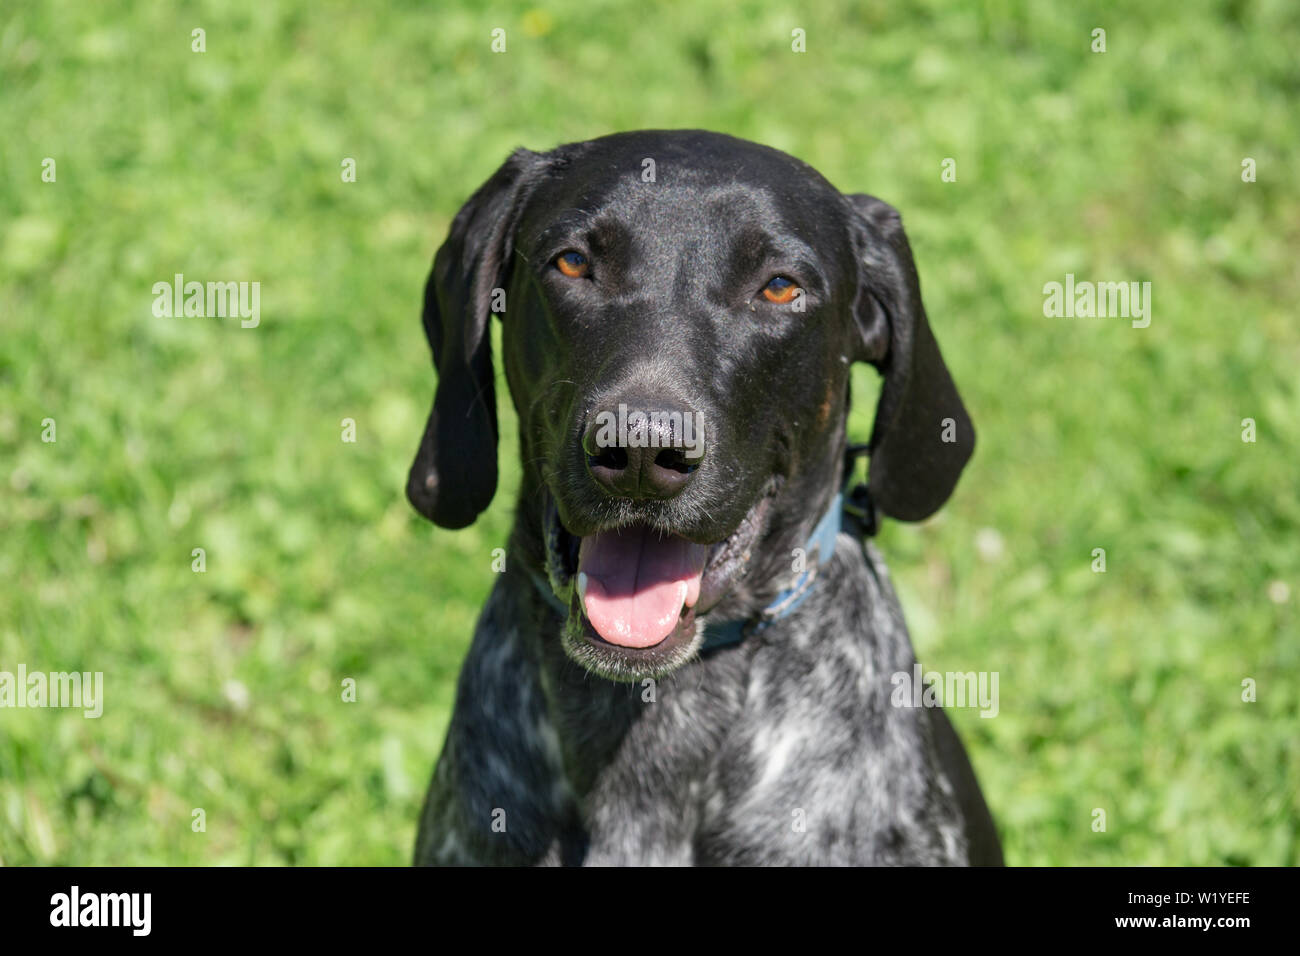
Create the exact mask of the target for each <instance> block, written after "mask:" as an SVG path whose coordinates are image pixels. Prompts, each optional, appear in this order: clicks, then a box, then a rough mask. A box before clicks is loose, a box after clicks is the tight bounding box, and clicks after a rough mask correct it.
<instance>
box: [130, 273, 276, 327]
mask: <svg viewBox="0 0 1300 956" xmlns="http://www.w3.org/2000/svg"><path fill="white" fill-rule="evenodd" d="M153 297H154V298H153V314H154V316H155V317H156V318H159V319H170V318H181V317H186V318H190V317H196V318H210V319H212V318H216V319H225V318H232V319H233V318H235V317H236V316H238V317H239V319H240V320H241V321H240V323H239V324H240V325H241V326H243V327H244V328H246V329H255V328H257V326H258V324H259V323H260V322H261V321H262V283H260V282H209V283H207V284H206V285H205V284H204V283H202V282H186V281H185V275H184V273H181V272H178V273H176V275H175V276H173V277H172V281H171V282H155V283H154V284H153Z"/></svg>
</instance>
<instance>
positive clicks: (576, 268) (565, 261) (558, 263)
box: [555, 252, 587, 279]
mask: <svg viewBox="0 0 1300 956" xmlns="http://www.w3.org/2000/svg"><path fill="white" fill-rule="evenodd" d="M555 268H557V269H559V270H560V271H561V272H563V273H564V274H565V275H566V276H568V277H569V278H570V279H581V278H582V277H583V276H585V275H586V274H587V257H586V256H584V255H583V254H582V253H581V252H561V253H560V254H559V255H558V256H556V257H555Z"/></svg>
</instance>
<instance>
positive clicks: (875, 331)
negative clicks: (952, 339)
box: [847, 194, 975, 521]
mask: <svg viewBox="0 0 1300 956" xmlns="http://www.w3.org/2000/svg"><path fill="white" fill-rule="evenodd" d="M847 198H848V200H849V202H850V204H851V205H852V206H853V208H854V209H855V210H856V211H857V218H858V227H859V228H858V230H857V232H858V236H857V240H858V253H859V263H860V269H861V276H862V278H861V280H860V282H859V290H858V301H857V304H856V306H855V315H854V317H855V318H856V320H857V322H858V326H859V330H860V331H861V334H862V346H863V350H862V353H861V356H860V357H861V358H863V359H865V360H866V361H868V362H870V363H871V364H872V365H874V366H876V368H877V369H878V370H879V371H880V373H881V375H883V376H884V379H885V381H884V384H883V386H882V387H881V392H880V401H879V403H878V404H877V406H876V423H875V426H874V427H873V428H872V432H871V442H870V446H869V448H870V454H871V465H870V471H869V476H868V480H867V484H868V488H869V489H870V492H871V497H872V501H873V502H874V504H875V505H876V507H877V508H879V509H880V510H881V511H882V512H884V513H885V514H887V515H890V516H892V517H894V518H899V519H902V520H904V521H920V520H921V519H922V518H926V517H929V516H930V515H931V514H933V513H934V512H935V511H937V510H938V509H939V507H940V506H941V505H942V504H943V503H944V502H945V501H947V500H948V496H949V495H950V494H951V493H952V489H953V486H954V485H956V484H957V478H958V476H960V475H961V470H962V467H963V466H964V465H965V464H966V461H967V460H968V459H969V458H970V456H971V453H972V452H973V451H974V450H975V427H974V425H972V424H971V420H970V416H968V415H967V414H966V408H965V406H964V405H962V401H961V396H959V395H958V394H957V386H955V385H954V384H953V381H952V376H950V375H949V374H948V368H947V366H945V365H944V364H943V356H942V355H940V354H939V345H938V343H937V342H935V340H934V335H933V333H931V331H930V323H929V322H928V321H927V320H926V317H925V307H924V306H923V305H922V304H921V286H920V282H919V280H918V279H917V276H916V266H915V264H914V263H913V262H912V250H911V248H910V247H909V246H908V243H907V236H906V235H904V233H903V222H902V219H901V218H900V217H899V215H898V211H897V210H895V209H894V208H893V207H892V206H890V205H888V204H887V203H885V202H882V201H881V200H879V199H877V198H875V197H874V196H866V195H862V194H857V195H853V196H849V197H847Z"/></svg>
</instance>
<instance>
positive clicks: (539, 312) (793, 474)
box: [407, 131, 1001, 864]
mask: <svg viewBox="0 0 1300 956" xmlns="http://www.w3.org/2000/svg"><path fill="white" fill-rule="evenodd" d="M493 312H496V313H499V314H500V318H501V319H502V321H503V322H504V333H503V342H504V351H505V355H504V366H505V374H506V380H507V381H508V383H509V387H510V394H511V397H512V398H513V400H514V404H515V407H516V408H517V409H518V412H519V426H520V427H519V432H520V435H519V444H520V448H519V454H520V459H521V461H522V464H523V485H522V488H521V491H520V495H519V502H518V509H517V514H516V521H515V527H514V532H513V534H512V536H511V539H510V546H509V549H508V558H507V566H506V570H505V571H504V573H503V574H501V576H500V577H499V579H498V580H497V583H496V586H495V588H494V589H493V591H492V595H491V597H490V598H489V601H488V604H487V606H486V607H485V609H484V611H483V614H482V617H481V618H480V620H479V624H478V629H477V631H476V633H475V636H474V642H473V646H472V648H471V649H470V653H469V657H468V658H467V660H466V662H465V665H464V669H463V670H462V672H461V676H460V683H459V691H458V695H457V701H456V709H455V713H454V715H453V717H452V722H451V727H450V730H449V731H448V734H447V741H446V744H445V746H444V748H443V751H442V756H441V758H440V760H439V761H438V765H437V768H436V770H435V772H434V776H433V781H432V783H431V785H430V789H429V794H428V797H427V800H426V804H425V808H424V813H423V816H422V819H421V823H420V827H419V835H418V840H417V845H416V861H417V862H419V863H588V864H602V863H669V864H687V863H696V864H719V863H723V864H726V863H740V864H753V863H849V864H857V863H900V864H910V863H920V864H930V863H934V864H942V863H968V862H969V863H1000V862H1001V851H1000V849H999V846H998V840H997V835H996V832H995V830H994V827H993V824H992V821H991V819H990V817H989V814H988V810H987V808H986V807H985V805H984V801H983V798H982V796H981V795H980V792H979V788H978V785H977V783H976V781H975V776H974V773H973V772H972V770H971V767H970V764H969V762H968V760H967V758H966V755H965V752H964V751H963V749H962V746H961V743H960V742H959V741H958V739H957V737H956V735H955V734H954V732H953V730H952V728H951V726H950V724H949V723H948V721H947V718H946V717H945V716H944V714H943V712H942V710H939V709H936V708H923V707H922V708H914V707H911V706H896V705H894V704H891V692H892V691H893V690H894V685H893V683H892V682H891V675H895V674H899V673H908V674H910V673H911V671H912V666H913V664H914V661H915V659H914V656H913V652H912V649H911V645H910V642H909V640H908V637H907V631H906V628H905V626H904V624H903V621H902V618H901V615H900V613H899V609H898V604H897V601H896V599H895V597H894V594H893V590H892V588H891V586H890V584H889V581H888V577H887V575H886V572H885V569H884V566H883V564H882V562H881V560H880V558H879V555H878V554H877V553H876V552H875V550H874V548H872V547H871V546H870V545H869V544H868V545H865V546H864V544H863V543H862V542H861V540H860V538H859V535H861V534H862V533H863V532H864V531H866V532H869V531H870V530H871V525H872V522H873V520H874V519H873V517H872V514H873V512H875V511H878V512H879V513H881V514H884V515H889V516H892V517H895V518H900V519H903V520H910V521H914V520H919V519H921V518H924V517H926V516H927V515H929V514H931V513H932V512H934V511H935V510H936V509H937V508H939V506H940V505H942V504H943V502H944V501H945V500H946V499H947V497H948V495H949V494H950V492H951V491H952V489H953V486H954V485H955V483H956V481H957V478H958V475H959V474H960V472H961V470H962V467H963V466H964V464H965V462H966V460H967V459H968V458H969V457H970V454H971V451H972V449H973V447H974V441H975V434H974V430H973V428H972V426H971V422H970V419H969V418H968V416H967V414H966V410H965V409H964V408H963V407H962V403H961V399H960V398H959V397H958V395H957V391H956V388H955V387H954V386H953V382H952V379H951V378H950V377H949V375H948V371H947V369H946V368H945V367H944V364H943V360H942V358H941V356H940V354H939V348H938V346H937V345H936V344H935V340H934V337H933V336H932V335H931V332H930V327H929V325H928V323H927V321H926V316H925V311H924V309H923V308H922V305H921V297H920V291H919V287H918V282H917V276H916V271H915V268H914V266H913V264H912V256H911V252H910V250H909V248H908V244H907V240H906V238H905V237H904V235H903V228H902V225H901V223H900V221H899V217H898V214H897V213H896V212H895V211H894V210H893V209H892V208H891V207H889V206H888V205H886V204H885V203H883V202H881V201H880V200H878V199H874V198H872V197H870V196H865V195H852V196H845V195H842V194H840V193H839V192H838V191H837V190H836V189H835V188H834V187H832V186H831V185H830V184H829V183H828V182H826V180H824V179H823V178H822V177H821V176H820V175H818V173H817V172H816V171H814V170H813V169H812V168H811V167H809V166H807V165H806V164H804V163H802V162H800V161H798V160H796V159H793V158H791V157H790V156H787V155H785V154H784V153H780V152H777V151H776V150H772V149H768V148H766V147H763V146H758V145H755V144H752V143H747V142H744V141H742V140H737V139H733V138H730V137H727V136H721V135H718V134H714V133H706V132H699V131H673V132H663V131H651V132H637V133H625V134H620V135H616V136H609V137H605V138H603V139H598V140H593V141H591V142H586V143H575V144H572V145H568V146H562V147H560V148H558V149H556V150H553V151H552V152H549V153H543V154H538V153H532V152H528V151H526V150H520V151H518V152H516V153H515V154H514V155H513V156H511V157H510V159H509V160H507V161H506V163H505V165H503V166H502V167H501V168H500V169H499V170H497V172H496V173H495V174H494V175H493V176H492V178H491V179H489V180H488V181H487V183H486V184H484V185H483V186H482V187H481V188H480V189H479V190H478V192H476V193H475V194H474V195H473V197H472V198H471V199H470V200H469V202H468V203H466V204H465V206H464V208H463V209H461V211H460V213H459V214H458V215H457V216H456V219H455V221H454V222H453V223H452V227H451V234H450V236H449V237H448V238H447V241H446V242H445V243H444V245H443V246H442V248H441V249H440V250H439V252H438V255H437V258H436V260H435V262H434V267H433V274H432V275H431V276H430V278H429V282H428V286H427V289H426V291H425V306H424V327H425V332H426V333H427V335H428V338H429V342H430V344H431V345H432V348H433V353H434V361H435V364H436V366H437V370H438V388H437V393H436V396H435V399H434V404H433V411H432V413H431V414H430V416H429V422H428V426H427V428H426V429H425V433H424V438H423V440H422V442H421V444H420V449H419V453H418V454H417V456H416V459H415V464H414V466H413V467H412V469H411V475H410V482H409V484H408V487H407V494H408V496H409V497H410V499H411V501H412V503H413V504H414V505H415V507H416V508H417V509H419V511H420V512H421V513H422V514H424V515H425V516H427V517H428V518H430V519H431V520H432V521H434V522H435V523H437V524H439V525H441V526H442V527H445V528H463V527H465V526H466V525H468V524H470V523H471V522H473V521H474V519H475V518H476V517H477V516H478V514H479V513H480V512H482V511H483V509H485V508H486V507H487V506H488V503H489V502H490V501H491V500H492V496H493V493H494V491H495V489H496V483H497V460H496V454H497V447H496V446H497V418H496V391H495V387H494V381H493V367H492V357H491V354H490V335H489V330H488V327H487V323H488V316H489V314H490V313H493ZM857 361H863V362H870V363H871V364H872V365H874V366H875V367H876V368H877V369H879V370H880V372H881V374H882V375H883V376H884V383H883V387H882V393H881V397H880V401H879V405H878V408H877V412H876V421H875V426H874V430H873V433H872V435H871V441H870V445H869V449H870V455H871V460H870V481H869V485H868V487H867V488H865V489H863V488H859V489H857V491H856V492H854V493H852V494H851V495H850V501H849V502H848V504H847V505H846V504H845V503H844V502H843V501H842V485H843V481H844V479H845V476H846V473H850V468H848V467H846V463H847V465H849V466H851V464H852V461H853V452H854V449H850V448H849V446H847V444H846V427H845V426H846V418H847V414H848V409H849V366H850V363H852V362H857ZM846 510H847V512H848V514H849V517H848V519H847V520H848V521H849V527H848V528H844V527H843V521H844V520H846V519H845V517H844V516H845V512H846ZM853 531H856V532H857V534H856V535H855V534H853V533H842V532H853Z"/></svg>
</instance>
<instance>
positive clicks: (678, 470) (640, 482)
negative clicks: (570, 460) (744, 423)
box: [582, 399, 705, 498]
mask: <svg viewBox="0 0 1300 956" xmlns="http://www.w3.org/2000/svg"><path fill="white" fill-rule="evenodd" d="M582 450H583V451H584V452H585V453H586V456H587V470H588V471H589V472H591V476H592V477H593V478H595V479H596V481H597V482H598V483H599V484H600V486H601V487H602V488H604V489H605V490H606V491H607V492H609V493H610V494H614V495H617V496H619V497H623V498H672V497H673V496H675V495H678V494H680V493H681V492H682V489H684V488H685V487H686V486H687V485H688V484H690V482H691V479H692V477H694V475H695V472H696V471H697V470H698V469H699V467H700V464H701V463H702V462H703V461H704V450H705V448H704V421H703V416H702V415H701V414H700V413H698V412H696V411H695V410H694V409H692V408H691V407H690V406H689V405H688V404H686V403H685V402H670V403H664V402H657V403H656V402H653V401H650V400H628V399H622V400H619V401H617V402H612V403H607V404H605V405H603V406H601V407H600V408H599V409H597V410H596V411H595V412H594V413H593V414H592V415H591V417H590V418H589V419H588V421H587V427H586V430H585V431H584V432H583V436H582Z"/></svg>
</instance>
